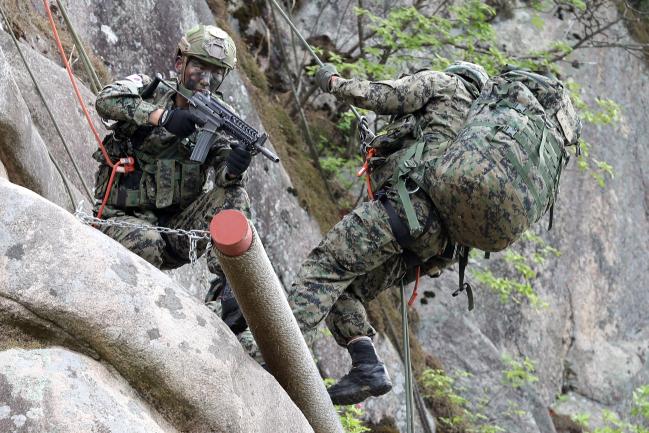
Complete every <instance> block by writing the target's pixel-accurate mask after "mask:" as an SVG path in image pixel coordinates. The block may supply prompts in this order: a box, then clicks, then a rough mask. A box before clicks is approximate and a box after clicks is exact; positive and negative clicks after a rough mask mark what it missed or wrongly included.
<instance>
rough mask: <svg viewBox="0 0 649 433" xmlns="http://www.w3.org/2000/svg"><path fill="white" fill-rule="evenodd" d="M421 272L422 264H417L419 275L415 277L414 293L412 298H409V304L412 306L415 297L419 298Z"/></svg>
mask: <svg viewBox="0 0 649 433" xmlns="http://www.w3.org/2000/svg"><path fill="white" fill-rule="evenodd" d="M420 272H421V266H417V276H416V277H415V287H414V288H413V289H412V295H411V296H410V299H409V300H408V306H409V307H412V304H413V303H414V302H415V299H417V295H418V293H417V289H418V288H419V273H420Z"/></svg>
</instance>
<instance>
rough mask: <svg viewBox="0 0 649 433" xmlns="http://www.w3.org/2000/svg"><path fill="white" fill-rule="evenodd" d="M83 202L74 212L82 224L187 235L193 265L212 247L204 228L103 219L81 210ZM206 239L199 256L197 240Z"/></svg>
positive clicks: (190, 259) (208, 234) (190, 260)
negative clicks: (191, 228)
mask: <svg viewBox="0 0 649 433" xmlns="http://www.w3.org/2000/svg"><path fill="white" fill-rule="evenodd" d="M82 204H83V202H81V203H80V204H79V207H78V208H77V210H76V211H75V212H74V216H75V217H77V219H78V220H79V221H81V222H82V223H84V224H88V225H92V226H112V227H124V228H130V229H138V230H152V231H155V232H158V233H163V234H166V235H176V236H187V238H188V239H189V262H190V263H191V264H192V265H194V264H196V262H197V261H198V259H199V258H200V257H202V256H203V255H205V254H206V253H207V251H208V250H209V249H210V248H211V247H212V243H211V242H209V240H210V232H208V231H206V230H183V229H172V228H169V227H160V226H154V225H147V224H136V223H131V222H128V221H114V220H104V219H100V218H97V217H94V216H92V215H88V214H87V213H85V212H84V211H82V210H81V206H82ZM201 240H206V241H208V243H207V247H206V248H205V251H204V252H203V254H201V255H200V256H199V255H198V241H201Z"/></svg>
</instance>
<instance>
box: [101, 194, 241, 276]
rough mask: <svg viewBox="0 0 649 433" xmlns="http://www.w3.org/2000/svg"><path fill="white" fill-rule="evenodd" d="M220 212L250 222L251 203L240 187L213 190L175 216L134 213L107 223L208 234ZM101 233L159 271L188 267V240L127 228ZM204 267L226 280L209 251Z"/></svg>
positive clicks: (106, 229)
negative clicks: (228, 211)
mask: <svg viewBox="0 0 649 433" xmlns="http://www.w3.org/2000/svg"><path fill="white" fill-rule="evenodd" d="M223 209H237V210H240V211H241V212H243V213H244V214H245V215H246V217H248V218H250V199H249V198H248V193H247V192H246V190H245V189H243V188H242V187H236V186H233V187H228V188H218V187H215V188H214V189H212V190H211V191H210V192H208V193H205V194H201V195H200V196H199V197H198V198H197V199H196V200H194V201H193V202H192V203H191V204H190V205H189V206H187V208H185V209H184V210H182V211H180V212H178V213H175V214H165V213H161V212H160V213H154V212H151V211H142V212H137V211H135V212H134V216H129V215H124V216H116V217H113V218H109V219H108V220H109V221H116V222H117V221H125V222H129V223H134V224H142V225H161V226H164V227H169V228H172V229H183V230H208V227H209V224H210V221H212V217H214V214H216V213H217V212H219V211H220V210H223ZM101 231H103V232H104V233H105V234H107V235H108V236H110V237H111V238H113V239H115V240H116V241H118V242H119V243H120V244H122V245H124V246H125V247H126V248H128V249H129V250H131V251H133V252H134V253H135V254H137V255H138V256H140V257H142V258H143V259H145V260H146V261H148V262H149V263H151V264H152V265H153V266H155V267H157V268H160V269H174V268H177V267H180V266H182V265H185V264H187V263H189V246H190V245H189V239H188V238H187V236H177V235H169V234H161V233H158V232H156V231H153V230H141V229H134V228H130V227H117V226H102V227H101ZM206 246H207V241H205V240H202V241H199V242H198V253H199V254H200V253H202V252H203V251H205V247H206ZM207 266H208V268H209V270H210V272H212V273H213V274H216V276H217V277H218V278H220V279H222V280H223V279H225V277H224V275H223V271H222V270H221V267H220V265H219V263H218V261H217V259H216V256H215V254H214V253H213V252H212V251H211V250H210V251H209V252H208V255H207Z"/></svg>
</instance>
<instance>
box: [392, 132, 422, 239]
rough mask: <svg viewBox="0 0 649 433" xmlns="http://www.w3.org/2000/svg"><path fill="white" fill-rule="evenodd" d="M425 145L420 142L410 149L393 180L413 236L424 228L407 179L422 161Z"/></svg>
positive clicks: (400, 162)
mask: <svg viewBox="0 0 649 433" xmlns="http://www.w3.org/2000/svg"><path fill="white" fill-rule="evenodd" d="M425 144H426V142H425V141H419V142H417V143H415V144H413V145H412V146H410V147H409V148H408V150H407V151H406V152H405V153H404V155H403V157H402V159H401V161H399V168H398V169H397V171H396V172H395V173H394V179H393V185H396V187H397V194H398V195H399V200H401V204H402V205H403V209H404V211H405V212H406V218H407V219H408V228H409V229H410V234H411V235H412V236H415V235H416V234H419V233H421V231H422V227H421V225H420V224H419V221H418V220H417V213H416V212H415V208H414V206H413V205H412V201H411V200H410V194H409V193H408V189H407V188H406V179H407V178H408V174H409V173H410V172H411V171H412V170H413V169H414V168H416V167H417V166H418V164H419V162H420V161H421V156H422V154H423V153H424V145H425Z"/></svg>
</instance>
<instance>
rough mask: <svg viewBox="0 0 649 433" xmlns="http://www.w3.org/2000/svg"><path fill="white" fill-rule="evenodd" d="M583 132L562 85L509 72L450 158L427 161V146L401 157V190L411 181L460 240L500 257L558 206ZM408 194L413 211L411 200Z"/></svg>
mask: <svg viewBox="0 0 649 433" xmlns="http://www.w3.org/2000/svg"><path fill="white" fill-rule="evenodd" d="M580 132H581V122H580V120H579V118H578V117H577V115H576V113H575V110H574V107H573V105H572V103H571V101H570V97H569V94H568V91H567V90H566V89H565V87H564V86H563V84H561V82H560V81H558V80H556V79H551V78H547V77H545V76H542V75H538V74H534V73H530V72H526V71H520V70H515V71H509V72H506V73H504V74H502V75H499V76H496V77H493V78H491V79H490V80H489V81H488V82H487V83H486V84H485V86H484V88H483V90H482V92H481V94H480V96H479V97H478V99H476V101H475V102H474V103H473V105H472V107H471V110H470V112H469V115H468V117H467V121H466V124H465V125H464V127H463V128H462V129H461V130H460V132H459V134H458V136H457V138H456V139H455V140H453V141H452V142H450V143H447V144H445V146H442V147H443V151H442V152H439V151H438V152H434V153H435V154H434V155H431V156H433V157H432V158H431V157H427V155H426V154H427V153H428V152H426V146H425V145H424V144H423V143H417V144H415V145H413V146H411V148H410V149H408V150H405V152H398V154H401V155H399V157H400V164H399V172H398V173H397V175H395V178H394V181H393V185H394V184H395V183H396V185H394V186H396V187H397V189H400V188H399V187H403V185H404V181H405V180H406V179H407V178H410V179H412V180H414V181H415V182H416V183H417V184H418V185H419V186H420V187H421V188H422V189H424V190H425V191H426V192H427V194H428V195H429V196H430V198H431V199H432V201H433V203H434V204H435V207H436V209H437V211H438V212H439V214H440V216H441V218H442V220H443V223H444V225H445V227H446V229H447V231H448V234H449V236H450V238H451V240H452V241H453V242H455V243H457V244H460V245H463V246H466V247H471V248H478V249H480V250H483V251H488V252H495V251H500V250H503V249H504V248H506V247H507V246H509V245H510V244H512V243H513V242H514V241H516V240H517V239H518V238H519V236H520V235H521V234H522V233H523V232H524V231H525V230H527V229H528V228H529V227H530V226H531V225H532V224H534V223H535V222H537V221H538V220H539V219H540V218H541V217H542V216H543V215H544V214H545V213H546V212H547V210H548V209H550V208H551V207H552V206H553V204H554V201H555V198H556V194H557V190H558V187H559V179H560V177H561V171H562V169H563V167H564V165H565V163H566V162H567V160H568V153H567V151H566V149H565V147H566V146H568V145H575V144H577V141H578V139H579V135H580ZM393 156H394V157H397V155H396V154H395V155H393ZM401 189H403V188H401ZM400 196H402V197H401V199H402V201H403V202H404V203H403V204H404V206H405V207H406V211H407V208H408V205H409V203H408V202H409V200H408V199H407V195H406V196H405V198H404V194H400ZM410 226H411V227H410V228H411V231H412V229H413V227H412V224H410Z"/></svg>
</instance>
